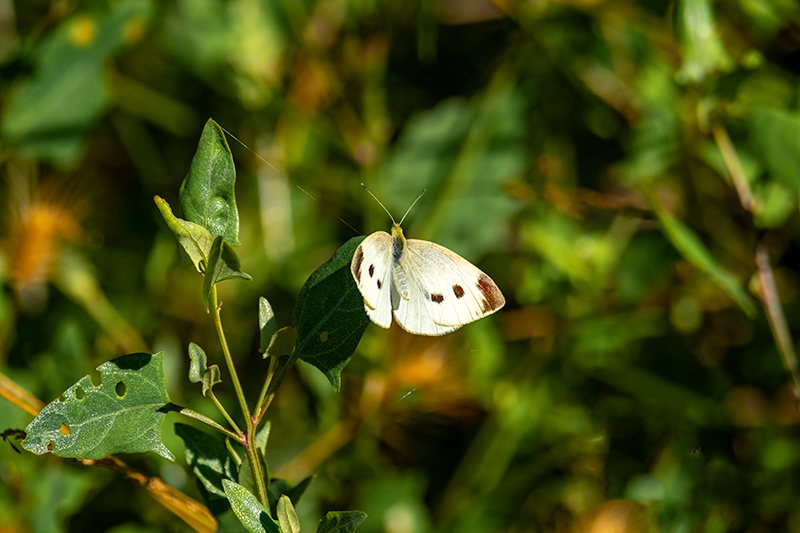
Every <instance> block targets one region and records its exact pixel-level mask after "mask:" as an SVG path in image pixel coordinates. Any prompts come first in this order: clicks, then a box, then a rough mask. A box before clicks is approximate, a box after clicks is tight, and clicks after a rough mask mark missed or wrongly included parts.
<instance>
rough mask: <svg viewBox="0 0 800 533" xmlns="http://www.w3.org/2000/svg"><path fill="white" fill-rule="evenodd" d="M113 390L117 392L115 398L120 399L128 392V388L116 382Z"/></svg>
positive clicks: (122, 383)
mask: <svg viewBox="0 0 800 533" xmlns="http://www.w3.org/2000/svg"><path fill="white" fill-rule="evenodd" d="M114 390H115V391H116V392H117V397H119V398H122V397H123V396H125V393H126V392H128V387H127V385H125V383H124V382H122V381H118V382H117V386H116V387H114Z"/></svg>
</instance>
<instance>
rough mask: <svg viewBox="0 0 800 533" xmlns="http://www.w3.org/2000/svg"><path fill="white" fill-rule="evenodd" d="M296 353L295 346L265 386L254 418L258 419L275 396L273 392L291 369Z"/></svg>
mask: <svg viewBox="0 0 800 533" xmlns="http://www.w3.org/2000/svg"><path fill="white" fill-rule="evenodd" d="M297 354H298V351H297V349H296V348H295V350H294V351H293V352H292V355H290V356H289V360H288V361H286V364H285V365H283V366H282V367H281V371H280V373H279V374H278V377H277V378H276V379H275V380H274V381H271V382H270V383H269V386H268V387H266V395H265V396H266V397H265V399H264V404H263V405H261V407H260V409H259V412H258V413H257V414H256V418H257V419H258V420H260V419H261V417H262V416H264V413H265V412H266V410H267V408H268V407H269V404H270V403H272V399H273V398H274V397H275V392H276V391H277V390H278V387H280V386H281V383H283V380H284V379H286V375H287V374H288V373H289V369H291V368H292V366H293V365H294V362H295V361H297Z"/></svg>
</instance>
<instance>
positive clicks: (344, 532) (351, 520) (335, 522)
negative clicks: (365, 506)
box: [317, 511, 367, 533]
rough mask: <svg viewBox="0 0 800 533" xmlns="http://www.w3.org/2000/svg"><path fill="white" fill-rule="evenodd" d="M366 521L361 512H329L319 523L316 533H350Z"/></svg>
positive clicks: (365, 514) (365, 515)
mask: <svg viewBox="0 0 800 533" xmlns="http://www.w3.org/2000/svg"><path fill="white" fill-rule="evenodd" d="M366 519H367V513H362V512H361V511H336V512H334V511H331V512H329V513H328V514H326V515H325V518H323V519H322V520H320V521H319V526H317V533H351V532H352V531H355V530H356V529H357V528H358V526H360V525H361V523H362V522H363V521H364V520H366Z"/></svg>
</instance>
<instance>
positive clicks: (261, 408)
mask: <svg viewBox="0 0 800 533" xmlns="http://www.w3.org/2000/svg"><path fill="white" fill-rule="evenodd" d="M278 359H279V358H278V357H277V356H271V357H270V361H269V369H268V370H267V379H265V380H264V386H263V387H261V394H259V395H258V401H257V402H256V409H255V413H256V415H255V423H256V425H258V424H259V422H261V419H262V418H263V417H264V413H266V411H267V407H269V403H265V402H264V400H265V399H266V397H267V390H268V389H269V385H270V383H272V378H273V376H274V375H275V367H276V366H277V365H278Z"/></svg>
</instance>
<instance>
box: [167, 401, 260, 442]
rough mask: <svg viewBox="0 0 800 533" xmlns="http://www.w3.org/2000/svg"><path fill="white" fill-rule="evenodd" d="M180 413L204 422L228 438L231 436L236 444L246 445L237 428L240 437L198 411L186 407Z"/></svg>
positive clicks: (242, 435)
mask: <svg viewBox="0 0 800 533" xmlns="http://www.w3.org/2000/svg"><path fill="white" fill-rule="evenodd" d="M179 413H180V414H182V415H184V416H188V417H189V418H194V419H195V420H199V421H200V422H202V423H204V424H208V425H209V426H211V427H212V428H214V429H216V430H217V431H221V432H223V433H224V434H226V435H227V436H229V437H230V438H232V439H233V440H235V441H236V442H241V443H242V444H244V441H245V438H244V433H242V432H241V431H239V428H236V429H237V432H238V435H237V434H236V433H234V432H233V431H231V430H230V429H228V428H226V427H224V426H221V425H219V424H217V423H216V422H215V421H214V420H213V419H211V418H208V417H207V416H206V415H203V414H200V413H198V412H197V411H192V410H191V409H188V408H186V407H181V410H180V411H179Z"/></svg>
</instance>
